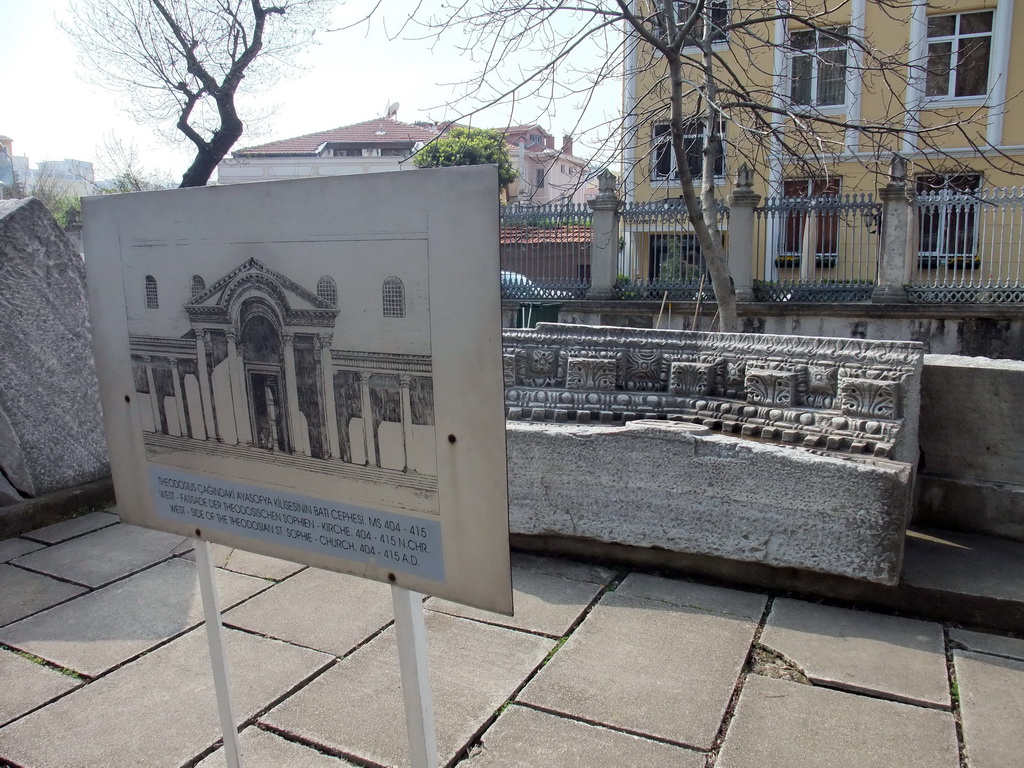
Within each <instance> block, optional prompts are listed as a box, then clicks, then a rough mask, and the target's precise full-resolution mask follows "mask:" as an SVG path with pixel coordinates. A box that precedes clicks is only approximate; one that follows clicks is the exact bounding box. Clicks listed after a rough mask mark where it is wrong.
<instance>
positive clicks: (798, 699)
mask: <svg viewBox="0 0 1024 768" xmlns="http://www.w3.org/2000/svg"><path fill="white" fill-rule="evenodd" d="M959 765H960V758H959V754H958V752H957V742H956V727H955V725H954V723H953V716H952V714H950V713H948V712H943V711H941V710H937V709H931V708H925V707H915V706H911V705H910V704H901V703H899V702H895V701H883V700H881V699H875V698H871V697H868V696H860V695H857V694H854V693H846V692H844V691H834V690H830V689H828V688H817V687H814V686H810V685H801V684H800V683H793V682H789V681H788V680H773V679H770V678H767V677H760V676H758V675H749V676H748V677H747V680H746V683H745V684H744V686H743V692H742V693H741V694H740V699H739V703H738V704H737V706H736V714H735V716H734V717H733V720H732V723H731V724H730V725H729V730H728V732H727V733H726V736H725V742H724V743H723V745H722V751H721V753H720V754H719V756H718V761H717V762H716V763H715V766H716V768H823V766H828V768H894V766H899V768H958V766H959Z"/></svg>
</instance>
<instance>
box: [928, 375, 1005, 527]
mask: <svg viewBox="0 0 1024 768" xmlns="http://www.w3.org/2000/svg"><path fill="white" fill-rule="evenodd" d="M1022 400H1024V362H1022V361H1020V360H991V359H989V358H987V357H960V356H958V355H925V366H924V373H923V375H922V377H921V429H920V445H921V459H922V461H921V474H920V481H919V484H920V492H919V494H918V499H917V512H916V515H915V522H919V523H921V524H922V525H933V526H937V527H942V528H951V529H954V530H961V531H968V532H973V533H986V534H990V535H994V536H1003V537H1006V538H1011V539H1015V540H1017V541H1024V443H1022V442H1021V440H1020V435H1021V434H1022V433H1024V411H1022V410H1021V407H1020V403H1021V401H1022Z"/></svg>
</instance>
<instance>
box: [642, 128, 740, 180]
mask: <svg viewBox="0 0 1024 768" xmlns="http://www.w3.org/2000/svg"><path fill="white" fill-rule="evenodd" d="M724 128H725V126H724V125H720V126H719V131H720V133H719V136H720V137H721V136H722V132H723V129H724ZM683 149H684V150H685V151H686V164H687V167H688V168H689V169H690V176H692V177H693V179H694V181H696V182H697V183H698V184H699V183H700V180H701V176H702V174H703V166H704V120H703V118H695V119H692V120H687V121H686V122H685V123H684V124H683ZM653 171H654V172H653V174H652V176H653V177H654V178H655V179H678V178H679V174H678V173H677V172H676V161H675V153H674V152H673V151H672V129H671V127H670V126H669V125H668V123H660V124H658V125H655V126H654V169H653ZM724 175H725V142H724V141H720V142H719V143H718V153H717V155H716V157H715V176H724Z"/></svg>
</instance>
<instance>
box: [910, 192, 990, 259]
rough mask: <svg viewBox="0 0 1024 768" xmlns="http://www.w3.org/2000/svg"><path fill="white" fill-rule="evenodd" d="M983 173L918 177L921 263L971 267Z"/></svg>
mask: <svg viewBox="0 0 1024 768" xmlns="http://www.w3.org/2000/svg"><path fill="white" fill-rule="evenodd" d="M980 189H981V174H980V173H946V174H929V175H927V176H918V177H917V194H918V200H917V215H918V248H917V249H918V263H919V265H920V266H921V267H922V268H934V267H937V266H940V265H946V266H956V267H963V268H966V269H971V268H973V267H975V266H977V265H978V264H979V263H980V262H979V261H978V259H977V258H976V252H977V216H978V198H977V193H978V191H979V190H980Z"/></svg>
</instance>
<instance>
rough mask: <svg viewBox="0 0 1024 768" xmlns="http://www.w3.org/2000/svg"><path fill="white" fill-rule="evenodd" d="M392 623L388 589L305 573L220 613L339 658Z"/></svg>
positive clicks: (228, 621)
mask: <svg viewBox="0 0 1024 768" xmlns="http://www.w3.org/2000/svg"><path fill="white" fill-rule="evenodd" d="M393 618H394V606H393V604H392V602H391V589H390V588H389V587H388V585H387V584H381V583H379V582H376V581H370V580H369V579H360V578H357V577H356V576H348V575H345V574H342V573H333V572H331V571H322V570H319V569H317V568H308V569H306V570H305V571H303V572H302V573H298V574H296V575H294V576H292V577H291V578H289V579H287V580H286V581H282V582H281V583H280V584H276V585H274V586H273V587H271V588H270V589H268V590H267V591H266V592H264V593H263V594H261V595H259V596H257V597H254V598H253V599H252V600H249V601H248V602H246V603H244V604H243V605H240V606H238V607H237V608H235V609H234V610H231V611H228V612H227V613H225V614H224V622H225V623H226V624H230V625H231V626H234V627H242V628H245V629H249V630H252V631H253V632H258V633H260V634H261V635H268V636H269V637H276V638H278V639H279V640H286V641H288V642H289V643H295V644H297V645H304V646H306V647H307V648H315V649H316V650H318V651H323V652H325V653H330V654H331V655H333V656H343V655H344V654H346V653H348V652H349V651H351V650H352V649H353V648H354V647H355V646H357V645H358V644H359V643H361V642H363V641H364V640H366V638H368V637H369V636H370V635H372V634H373V633H374V632H377V631H379V630H380V629H381V628H382V627H383V626H385V625H386V624H387V623H388V622H389V621H391V620H392V619H393Z"/></svg>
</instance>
